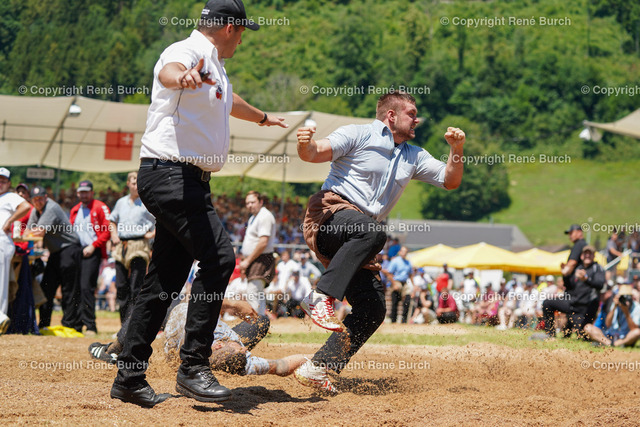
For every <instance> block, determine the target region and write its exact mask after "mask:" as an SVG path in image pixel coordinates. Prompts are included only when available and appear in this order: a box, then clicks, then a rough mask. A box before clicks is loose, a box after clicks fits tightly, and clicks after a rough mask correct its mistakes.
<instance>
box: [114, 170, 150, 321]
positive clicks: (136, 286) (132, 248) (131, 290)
mask: <svg viewBox="0 0 640 427" xmlns="http://www.w3.org/2000/svg"><path fill="white" fill-rule="evenodd" d="M127 187H129V195H127V196H124V197H122V198H120V199H119V200H118V201H117V202H116V205H115V207H114V208H113V212H111V214H110V215H109V221H110V230H111V243H112V244H113V245H114V246H113V250H112V251H111V252H112V256H113V258H114V259H115V261H116V302H117V303H118V306H119V307H120V323H121V324H124V321H125V319H126V318H127V315H128V314H129V311H130V310H131V308H132V307H133V302H134V300H135V297H136V296H137V295H138V292H139V291H140V288H141V287H142V282H143V280H144V275H145V273H146V272H147V264H148V263H149V259H150V258H151V248H150V246H149V240H150V239H153V237H154V236H155V224H156V219H155V218H154V217H153V215H151V213H150V212H149V211H148V210H147V208H146V207H145V206H144V204H143V203H142V200H140V196H139V195H138V172H135V171H134V172H129V174H128V175H127Z"/></svg>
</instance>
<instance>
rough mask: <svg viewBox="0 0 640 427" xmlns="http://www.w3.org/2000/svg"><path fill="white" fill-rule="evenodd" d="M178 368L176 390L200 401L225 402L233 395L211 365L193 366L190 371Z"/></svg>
mask: <svg viewBox="0 0 640 427" xmlns="http://www.w3.org/2000/svg"><path fill="white" fill-rule="evenodd" d="M185 371H186V370H185V369H183V368H182V366H181V367H180V368H179V369H178V377H177V380H176V391H177V392H178V393H180V394H182V395H185V396H187V397H191V398H193V399H196V400H198V401H200V402H224V401H225V400H229V398H230V397H231V390H229V389H228V388H226V387H224V386H221V385H220V383H219V382H218V380H217V379H216V377H214V376H213V373H211V368H210V367H209V366H203V367H201V368H191V369H190V370H189V371H188V372H185Z"/></svg>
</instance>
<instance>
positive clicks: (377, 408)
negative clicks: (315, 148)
mask: <svg viewBox="0 0 640 427" xmlns="http://www.w3.org/2000/svg"><path fill="white" fill-rule="evenodd" d="M56 322H59V319H55V318H54V324H56ZM117 327H118V320H117V319H99V323H98V328H99V330H100V331H102V332H106V331H110V330H112V331H115V330H116V329H117ZM383 328H384V329H383V331H381V332H387V333H388V332H398V333H409V332H410V333H425V334H463V333H465V330H464V328H461V327H459V326H458V327H456V326H455V325H453V326H450V327H447V326H417V325H416V326H411V327H408V326H404V327H403V326H400V325H384V326H383ZM393 328H395V329H393ZM396 329H397V330H396ZM272 330H273V331H274V333H282V332H287V331H290V332H300V331H308V330H310V327H309V326H308V325H306V324H302V323H299V322H295V321H285V322H276V323H275V324H274V325H273V329H272ZM93 341H95V339H93V338H56V337H37V336H17V335H7V336H2V337H0V360H2V363H0V414H2V415H1V416H0V419H2V424H3V425H11V424H54V425H89V424H91V425H131V424H135V425H140V424H145V425H151V424H157V425H214V424H218V423H222V424H224V425H243V426H244V425H249V426H253V425H296V426H316V425H348V426H352V425H367V426H371V425H381V424H385V425H402V426H404V425H460V424H462V425H496V424H509V425H540V424H562V425H616V426H618V425H638V422H639V421H638V420H640V406H639V405H638V401H639V398H640V396H639V395H638V393H639V392H640V378H639V376H640V360H638V359H640V354H639V353H638V352H624V351H618V350H608V351H605V352H591V351H581V352H572V351H568V350H564V349H556V350H550V349H548V348H545V346H544V345H541V346H540V349H513V348H509V347H506V346H501V345H494V344H487V343H476V344H469V345H466V346H443V347H430V346H389V345H369V344H367V345H365V347H364V348H363V349H362V350H361V351H360V352H359V353H358V354H357V355H356V357H354V359H352V362H351V364H350V365H349V366H348V367H347V369H346V370H345V371H344V372H343V373H342V374H341V375H340V377H339V378H338V379H337V380H336V381H335V384H336V386H337V387H338V389H339V390H340V391H341V393H340V394H338V395H337V396H333V397H328V396H323V395H318V394H315V393H314V392H313V391H312V390H311V389H309V388H306V387H304V386H302V385H300V384H298V382H297V381H296V380H295V379H294V378H293V377H287V378H282V377H277V376H254V377H238V376H232V375H228V374H224V373H217V374H216V376H217V377H218V379H219V380H220V382H221V383H222V384H224V385H225V386H227V387H229V388H231V389H232V390H233V398H232V400H230V401H228V402H224V403H221V404H208V403H200V402H197V401H195V400H192V399H188V398H186V397H180V396H179V395H178V394H177V393H176V392H175V375H176V372H175V368H173V367H171V366H169V365H168V364H167V363H165V362H164V356H163V354H162V353H161V350H160V346H159V344H160V340H157V341H156V343H155V344H154V349H155V352H154V355H153V356H152V359H151V365H150V368H149V371H148V380H149V382H150V384H151V385H152V386H153V387H154V389H155V390H156V392H159V393H172V394H173V395H174V396H175V398H171V399H169V400H167V401H166V402H164V403H162V404H160V405H158V406H156V407H155V408H152V409H143V408H140V407H138V406H135V405H131V404H125V403H122V402H120V401H117V400H113V399H111V398H110V397H109V390H110V387H111V384H112V381H113V378H114V376H115V372H116V371H115V368H114V367H113V366H111V365H107V364H105V363H102V362H98V361H94V360H92V359H90V357H89V355H88V352H87V347H88V346H89V344H90V343H91V342H93ZM318 347H319V345H316V344H304V345H302V344H300V345H295V344H268V343H261V344H259V345H258V347H256V349H255V350H254V354H256V355H260V356H263V357H267V358H278V357H282V356H286V355H290V354H294V353H313V352H314V351H315V350H316V349H317V348H318Z"/></svg>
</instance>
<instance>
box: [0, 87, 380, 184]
mask: <svg viewBox="0 0 640 427" xmlns="http://www.w3.org/2000/svg"><path fill="white" fill-rule="evenodd" d="M74 101H75V104H76V105H77V106H78V107H80V108H81V110H82V111H81V113H80V114H79V115H78V116H71V115H70V114H69V107H70V106H71V105H72V104H73V103H74ZM147 109H148V106H147V105H139V104H124V103H118V102H109V101H101V100H96V99H90V98H84V97H80V96H79V97H76V98H74V97H25V96H0V127H1V137H0V159H2V160H0V163H2V166H20V165H40V166H48V167H53V168H57V167H60V168H61V169H67V170H76V171H83V172H85V171H86V172H127V171H130V170H135V169H137V168H138V164H139V161H138V154H139V152H140V139H141V137H142V134H143V133H144V130H145V124H146V120H147ZM276 114H278V115H280V116H283V117H284V118H285V122H286V123H287V124H289V128H287V129H284V128H281V127H279V126H272V127H260V126H258V125H257V124H253V123H248V122H246V121H243V120H238V119H235V118H233V117H232V118H231V119H230V127H231V140H230V146H229V154H230V157H229V158H228V161H227V163H226V165H225V166H224V168H223V169H222V170H221V171H220V172H219V173H217V175H219V176H248V177H253V178H261V179H267V180H273V181H286V182H318V181H324V179H325V178H326V176H327V174H328V172H329V164H328V163H321V164H312V163H307V162H303V161H302V160H300V158H299V157H298V153H297V151H296V131H297V129H298V128H299V127H300V126H303V125H304V123H305V121H306V120H307V119H312V120H314V121H315V122H316V124H317V125H316V127H317V134H316V135H317V136H318V137H325V136H327V135H328V134H329V133H331V132H332V131H333V130H335V129H336V128H338V127H340V126H344V125H347V124H365V123H371V122H372V121H373V119H362V118H354V117H348V116H338V115H333V114H326V113H319V112H315V111H294V112H286V113H276ZM107 132H122V133H125V134H129V133H130V134H133V148H132V150H131V151H132V155H131V159H130V160H111V159H105V150H106V147H105V146H106V138H107V136H106V135H107Z"/></svg>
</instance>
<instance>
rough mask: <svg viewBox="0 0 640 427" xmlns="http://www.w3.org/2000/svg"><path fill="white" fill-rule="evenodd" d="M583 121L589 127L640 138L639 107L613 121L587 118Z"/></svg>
mask: <svg viewBox="0 0 640 427" xmlns="http://www.w3.org/2000/svg"><path fill="white" fill-rule="evenodd" d="M583 123H584V125H585V126H587V127H589V128H596V129H602V130H606V131H609V132H613V133H619V134H620V135H626V136H631V137H633V138H638V139H640V109H639V110H636V111H634V112H633V113H631V114H629V115H628V116H625V117H623V118H621V119H620V120H617V121H615V122H613V123H596V122H590V121H587V120H585V121H584V122H583Z"/></svg>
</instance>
